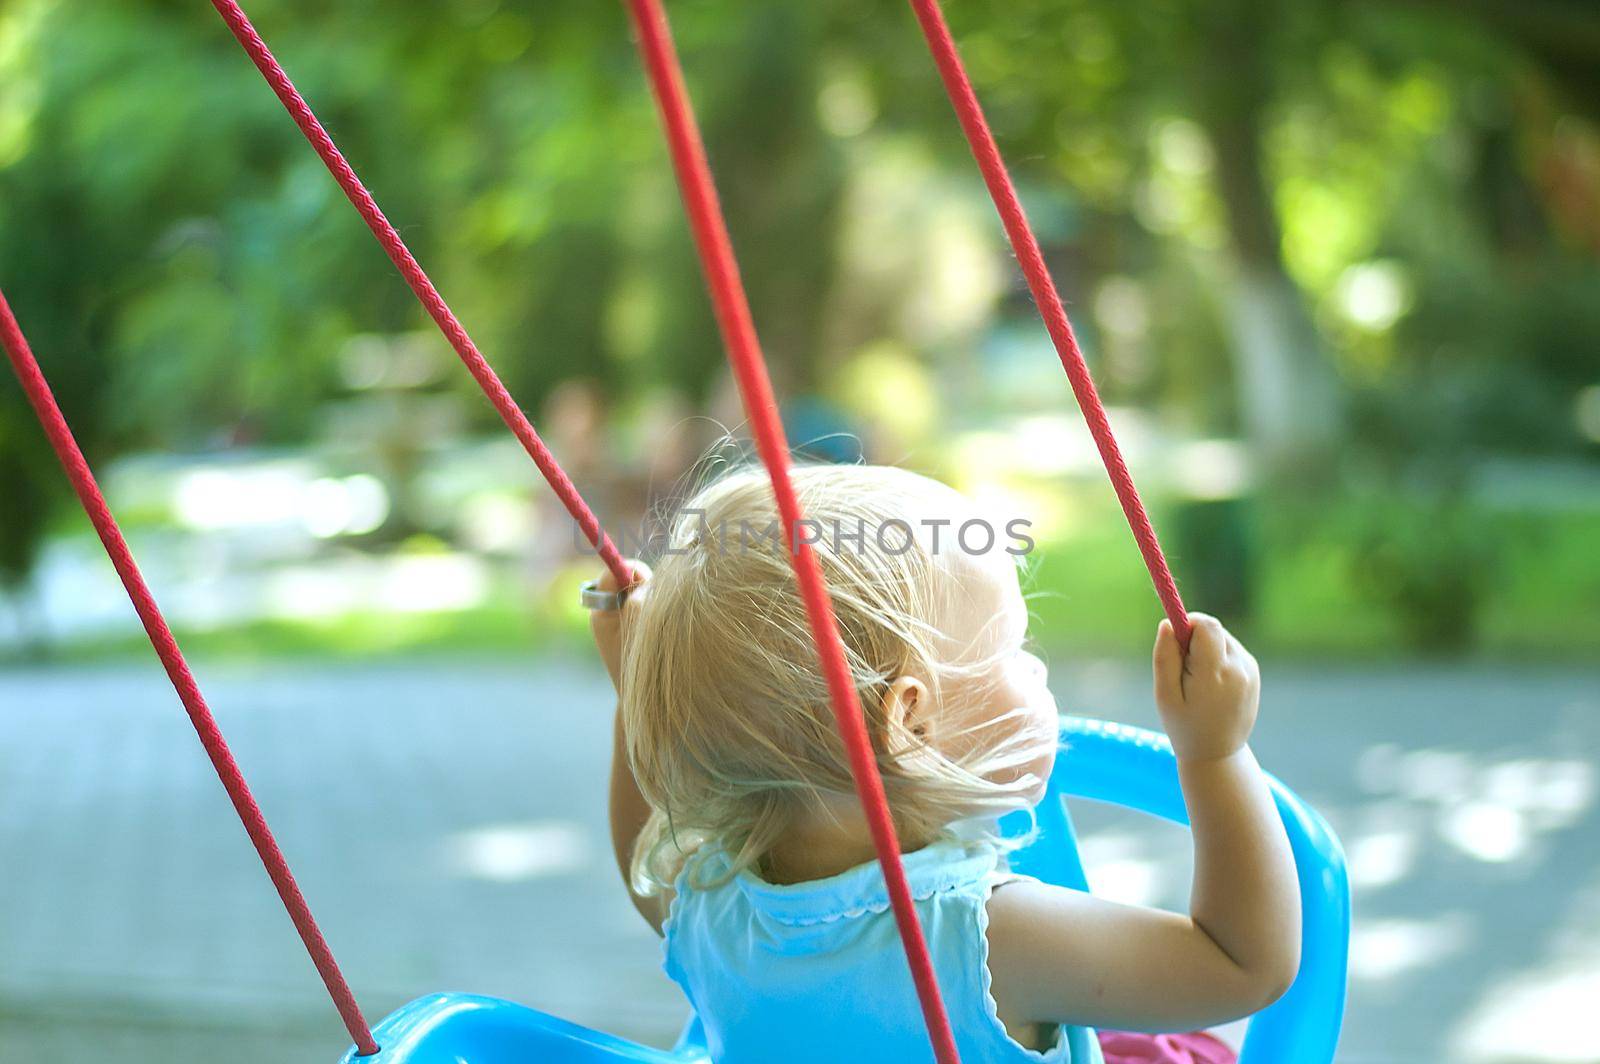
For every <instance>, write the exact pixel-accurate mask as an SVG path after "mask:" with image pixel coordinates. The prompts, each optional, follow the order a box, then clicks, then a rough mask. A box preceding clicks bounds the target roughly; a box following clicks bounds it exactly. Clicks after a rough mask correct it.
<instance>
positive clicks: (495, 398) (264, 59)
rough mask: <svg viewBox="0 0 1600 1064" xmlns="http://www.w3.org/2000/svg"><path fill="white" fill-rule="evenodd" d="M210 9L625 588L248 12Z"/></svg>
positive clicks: (617, 563) (574, 502)
mask: <svg viewBox="0 0 1600 1064" xmlns="http://www.w3.org/2000/svg"><path fill="white" fill-rule="evenodd" d="M211 6H212V7H214V8H216V9H217V13H218V14H220V15H221V16H222V19H223V21H224V22H226V23H227V24H228V29H230V30H231V31H233V35H234V37H235V38H237V40H238V41H239V44H240V45H241V46H242V47H243V48H244V50H245V52H246V53H248V54H249V56H250V60H251V62H253V63H255V65H256V69H257V70H259V71H261V76H262V77H264V78H266V79H267V84H268V85H270V86H272V91H273V92H274V93H276V94H277V97H278V99H279V101H281V102H282V103H283V106H284V108H285V109H286V110H287V111H288V112H289V117H291V118H293V119H294V124H295V125H296V126H299V127H300V132H301V133H303V134H305V138H306V140H307V141H309V142H310V144H311V147H312V148H313V149H315V150H316V153H317V155H318V156H319V157H320V158H321V159H322V162H323V165H324V166H326V167H327V168H328V172H329V173H330V174H332V175H333V179H334V180H335V181H337V182H338V183H339V187H340V188H341V189H343V190H344V194H345V196H346V197H348V198H349V200H350V202H351V204H352V205H353V206H354V207H355V209H356V210H357V211H358V212H359V213H360V215H361V217H362V219H363V220H364V221H365V222H366V223H367V228H368V229H371V230H372V235H373V236H375V237H377V238H378V243H379V244H382V245H383V250H384V252H385V253H387V254H388V256H389V261H391V262H393V263H394V265H395V268H396V269H397V270H399V271H400V275H401V276H402V277H404V278H405V280H406V284H408V285H410V286H411V291H413V292H415V293H416V296H417V299H418V300H419V301H420V302H421V303H422V306H423V309H425V310H426V311H427V312H428V316H429V317H431V318H433V321H434V324H435V325H437V326H438V327H439V331H440V332H442V333H443V334H444V338H445V339H446V340H448V341H450V346H451V347H453V348H455V352H456V354H457V355H459V356H460V358H461V361H462V362H463V363H464V364H465V365H466V367H467V372H469V373H471V374H472V379H473V380H475V381H477V382H478V387H480V388H482V389H483V394H484V395H486V396H488V398H489V402H490V403H492V404H493V405H494V408H495V411H496V412H497V413H499V415H500V419H501V420H502V421H504V422H505V423H506V427H507V428H509V429H510V430H511V431H512V433H513V434H514V435H515V436H516V437H517V439H518V440H519V441H521V443H522V447H523V449H524V450H526V451H527V452H528V455H529V457H531V458H532V459H533V462H534V464H535V465H537V466H538V467H539V472H541V473H543V474H544V478H545V480H547V481H549V482H550V487H551V488H553V489H554V490H555V493H556V496H557V497H558V498H560V500H561V503H562V505H563V506H565V507H566V508H567V512H568V513H569V514H571V515H572V518H573V520H575V521H577V522H578V527H579V528H581V529H583V534H584V536H585V537H586V538H587V539H588V540H589V542H590V543H591V544H593V546H594V549H595V550H596V551H597V552H598V553H599V555H600V559H601V560H602V561H603V562H605V564H606V568H608V569H610V570H611V572H612V573H613V574H614V575H615V576H616V578H617V580H618V582H619V583H620V584H621V585H622V586H627V585H628V584H630V583H632V582H633V574H632V573H631V572H629V570H628V566H627V564H626V563H625V562H623V560H622V555H621V554H619V553H618V552H617V548H616V546H615V545H614V544H613V543H612V542H611V538H610V537H609V536H607V535H606V534H605V531H604V530H603V529H601V527H600V521H599V519H598V518H596V517H595V515H594V512H593V511H592V510H590V509H589V506H588V504H587V503H585V502H584V501H583V497H582V496H580V495H579V494H578V489H577V488H575V487H573V484H572V481H571V480H570V479H568V477H567V474H566V472H565V471H564V470H562V468H561V466H560V464H558V463H557V462H556V459H555V456H554V455H553V454H551V453H550V449H549V448H548V447H546V446H545V444H544V441H543V440H541V439H540V438H539V434H538V433H537V432H535V431H534V429H533V425H532V424H530V423H529V421H528V417H527V415H526V414H524V413H523V412H522V409H521V408H520V407H519V406H517V402H516V400H515V399H513V398H512V397H511V393H510V392H508V391H507V390H506V386H505V385H504V384H502V383H501V382H500V377H499V375H498V374H496V373H495V371H494V369H493V367H491V366H490V365H489V363H488V361H487V360H486V359H485V358H484V357H483V355H482V354H481V353H480V352H479V351H478V347H477V345H476V344H474V343H473V342H472V337H470V336H468V335H467V330H466V329H464V328H463V327H462V325H461V322H460V321H459V320H457V318H456V316H455V314H454V313H453V312H452V311H451V310H450V307H449V305H448V304H446V303H445V301H444V298H443V297H442V296H440V295H439V292H438V290H437V289H436V288H434V287H433V282H432V281H430V280H429V279H428V275H427V274H426V273H425V272H423V269H422V266H421V265H419V264H418V262H417V260H416V258H415V257H414V256H413V255H412V254H411V250H410V249H409V248H407V247H406V245H405V241H403V240H401V239H400V234H399V233H398V232H396V231H395V228H394V226H393V225H391V224H390V223H389V219H388V218H386V217H384V214H383V211H381V210H380V209H379V208H378V204H377V202H376V201H375V200H373V198H372V193H370V192H368V191H367V189H366V186H364V185H363V184H362V183H361V179H360V178H358V177H357V176H356V172H355V170H354V169H352V168H351V166H350V164H349V163H348V162H346V161H345V158H344V155H342V154H341V153H340V151H339V149H338V147H337V146H336V145H335V144H334V143H333V138H332V137H330V136H328V131H327V130H325V129H323V128H322V123H321V122H319V121H317V116H316V115H315V114H313V113H312V112H311V108H310V106H309V105H307V103H306V101H305V99H304V97H302V96H301V95H300V93H299V92H298V91H296V89H295V87H294V83H293V82H291V81H290V80H289V75H288V74H286V73H284V70H283V67H281V66H279V65H278V60H277V59H275V58H274V57H273V55H272V52H271V50H270V49H268V48H267V45H266V42H265V41H263V40H262V39H261V35H260V34H259V33H257V32H256V28H255V27H254V26H252V25H251V24H250V19H249V17H248V16H246V15H245V13H244V10H243V9H242V8H240V7H239V5H238V4H237V3H235V2H234V0H211Z"/></svg>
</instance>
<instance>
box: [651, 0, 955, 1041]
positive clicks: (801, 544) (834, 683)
mask: <svg viewBox="0 0 1600 1064" xmlns="http://www.w3.org/2000/svg"><path fill="white" fill-rule="evenodd" d="M628 10H629V13H630V14H631V15H632V17H633V24H634V30H635V34H636V39H637V42H638V45H639V52H640V55H641V57H642V58H643V60H644V65H645V70H646V72H647V74H648V75H649V79H650V87H651V90H652V92H653V93H654V94H655V98H656V104H657V106H658V107H659V108H660V111H661V120H662V124H663V126H664V127H665V131H666V136H667V144H668V146H669V148H670V149H671V153H672V163H673V167H674V168H675V169H676V171H677V175H678V184H679V187H680V189H681V191H682V194H683V204H684V208H685V210H686V211H687V213H688V216H689V224H690V228H691V229H692V230H693V231H694V240H695V246H696V248H697V249H698V250H699V252H700V261H701V265H702V267H703V268H704V270H705V274H706V284H707V287H708V288H709V289H710V291H711V299H712V302H713V304H714V305H715V308H716V315H717V325H718V327H719V328H720V329H721V332H722V339H723V343H724V345H725V346H726V348H727V351H728V362H729V364H730V365H731V366H732V367H733V372H734V376H735V378H736V379H737V380H738V384H739V392H740V394H741V395H742V396H743V398H744V406H745V413H746V414H747V415H748V416H749V418H750V423H751V427H752V429H753V431H754V433H755V442H756V450H757V452H758V453H759V454H760V456H761V460H762V462H764V463H765V464H766V467H767V472H768V473H769V474H770V475H771V478H772V493H773V496H774V497H775V499H776V501H777V505H778V515H779V518H780V520H781V521H782V522H783V528H784V535H785V536H787V537H788V542H789V543H790V544H791V546H792V547H793V550H792V552H791V554H790V560H791V561H792V562H793V563H794V572H795V580H796V581H797V582H798V584H799V587H800V595H801V598H802V599H803V600H804V601H805V606H806V616H807V618H808V620H809V621H810V623H811V636H812V639H813V640H814V641H815V642H816V646H817V657H818V658H819V659H820V663H821V666H822V674H823V676H824V677H825V678H826V680H827V684H828V694H829V697H830V700H831V701H832V704H833V713H834V717H835V719H836V720H837V722H838V727H839V734H840V736H841V737H842V738H843V740H844V744H845V749H846V750H847V751H848V753H849V758H850V774H851V776H852V777H853V778H854V780H855V785H856V795H857V796H858V797H859V798H860V800H861V807H862V809H863V810H864V811H865V812H866V817H867V824H868V826H869V828H870V829H871V832H872V844H873V847H874V848H875V849H876V850H877V853H878V863H879V864H880V865H881V866H882V867H883V877H884V881H885V882H886V883H887V885H888V888H889V900H890V903H891V905H892V907H893V909H894V918H895V923H896V924H897V925H898V927H899V930H900V941H901V943H902V944H903V945H904V946H905V951H906V960H907V961H908V962H909V964H910V966H911V976H912V980H913V981H914V982H915V984H916V989H917V998H918V1000H919V1001H920V1003H921V1005H922V1014H923V1018H924V1020H925V1021H926V1022H927V1025H928V1037H929V1040H930V1041H931V1042H932V1043H933V1051H934V1056H935V1057H936V1058H937V1059H938V1061H939V1064H958V1062H959V1060H960V1058H959V1056H958V1055H957V1053H956V1045H955V1038H954V1036H953V1035H952V1034H951V1031H950V1020H949V1017H948V1016H947V1015H946V1014H945V1008H944V1002H943V1000H942V999H941V998H940V996H939V984H938V981H937V979H936V978H935V976H934V972H933V962H932V961H931V960H930V959H929V956H928V946H927V943H926V942H925V941H924V939H923V937H922V924H921V922H920V921H919V920H918V919H917V910H916V907H915V906H914V905H913V903H912V900H911V890H910V888H909V886H908V885H907V883H906V874H905V868H904V867H903V866H902V865H901V862H900V843H899V841H898V840H897V839H896V838H895V832H894V820H893V818H892V817H891V816H890V813H889V803H888V800H887V798H886V797H885V796H884V791H883V780H882V778H881V777H880V776H879V775H878V763H877V758H876V757H875V756H874V754H873V751H872V743H871V741H870V740H869V739H868V737H867V728H866V723H865V721H864V720H863V718H862V714H861V704H860V701H859V700H858V698H857V696H856V688H855V682H854V680H853V679H852V678H851V675H850V667H849V665H848V664H846V661H845V652H844V644H843V643H842V642H841V641H840V638H839V629H838V625H837V624H836V623H835V620H834V615H833V604H832V602H831V601H830V600H829V598H828V589H827V585H826V584H825V583H824V582H823V579H822V570H821V569H820V567H819V566H818V564H817V558H816V555H815V553H814V552H813V551H812V550H811V546H810V544H808V543H806V542H805V541H804V539H803V538H802V537H800V536H799V535H798V526H799V522H800V518H801V514H800V503H799V501H798V500H797V499H796V498H795V493H794V486H793V484H792V483H790V479H789V448H788V443H787V441H786V440H785V438H784V433H783V424H782V422H781V420H780V419H779V416H778V407H777V403H776V402H775V401H774V399H773V395H772V382H771V380H770V379H769V378H768V376H767V367H766V362H765V360H764V359H763V357H762V354H761V345H760V342H759V341H758V340H757V338H756V330H755V324H754V322H753V321H752V319H751V316H750V305H749V302H748V300H747V299H746V298H745V292H744V286H743V284H742V283H741V282H740V280H739V264H738V262H737V261H736V260H735V258H734V254H733V244H732V242H731V241H730V240H729V238H728V226H727V222H726V220H725V219H724V218H723V216H722V207H721V205H720V204H719V203H718V200H717V190H716V185H715V184H714V182H713V181H712V177H711V168H710V165H709V164H708V163H707V161H706V153H705V147H704V145H703V144H702V143H701V140H700V131H699V128H698V127H697V125H696V123H695V118H694V111H693V109H692V107H691V106H690V103H689V95H688V92H687V90H686V89H685V88H684V84H683V71H682V70H681V69H680V67H679V64H678V56H677V52H676V50H675V48H674V47H673V43H672V33H671V29H670V27H669V26H668V24H667V15H666V11H665V10H663V8H662V6H661V2H660V0H628Z"/></svg>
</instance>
